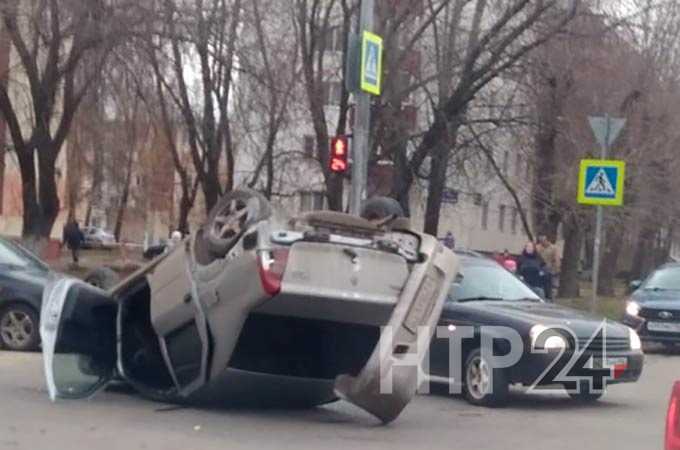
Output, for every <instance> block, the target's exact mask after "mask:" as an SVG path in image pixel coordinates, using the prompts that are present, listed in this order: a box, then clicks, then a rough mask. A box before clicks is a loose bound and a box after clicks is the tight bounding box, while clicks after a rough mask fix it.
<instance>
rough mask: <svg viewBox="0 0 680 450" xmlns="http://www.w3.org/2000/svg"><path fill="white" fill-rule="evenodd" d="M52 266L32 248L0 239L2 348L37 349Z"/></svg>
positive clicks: (0, 334)
mask: <svg viewBox="0 0 680 450" xmlns="http://www.w3.org/2000/svg"><path fill="white" fill-rule="evenodd" d="M48 274H49V268H48V267H47V266H46V265H45V264H43V263H42V262H41V261H40V260H39V259H38V258H37V257H36V256H34V255H33V254H32V253H31V252H29V251H28V250H26V249H25V248H23V247H22V246H20V245H19V244H16V243H14V242H11V241H9V240H6V239H0V348H2V349H9V350H36V349H37V348H38V344H39V342H40V338H39V326H38V318H39V314H40V306H41V303H42V293H43V288H44V286H45V284H46V282H47V278H48Z"/></svg>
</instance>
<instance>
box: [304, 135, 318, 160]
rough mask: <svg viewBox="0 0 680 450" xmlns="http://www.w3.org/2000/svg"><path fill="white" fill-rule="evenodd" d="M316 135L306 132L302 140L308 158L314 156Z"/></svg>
mask: <svg viewBox="0 0 680 450" xmlns="http://www.w3.org/2000/svg"><path fill="white" fill-rule="evenodd" d="M314 143H315V139H314V136H312V135H311V134H306V135H305V137H304V138H303V141H302V146H303V152H304V154H305V156H306V157H307V158H314Z"/></svg>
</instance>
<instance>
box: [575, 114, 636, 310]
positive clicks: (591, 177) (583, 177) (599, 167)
mask: <svg viewBox="0 0 680 450" xmlns="http://www.w3.org/2000/svg"><path fill="white" fill-rule="evenodd" d="M588 121H589V122H590V127H591V128H592V130H593V133H594V134H595V138H596V139H597V142H598V143H599V144H600V150H601V151H600V158H601V159H600V160H597V159H589V160H583V161H581V170H580V174H579V184H578V202H579V203H581V204H585V205H597V218H596V221H595V242H594V246H593V297H592V300H591V304H590V309H591V311H593V312H594V311H595V309H596V305H597V289H598V283H599V277H600V248H601V245H602V241H603V240H604V237H603V233H602V222H603V218H604V210H603V209H602V206H603V205H604V206H621V205H622V204H623V182H624V177H625V163H624V162H623V161H608V160H607V155H608V153H609V149H610V148H611V145H612V143H613V142H614V141H615V140H616V138H617V137H618V135H619V133H620V132H621V130H622V129H623V126H624V125H625V124H626V119H617V118H612V117H609V115H605V116H604V117H588Z"/></svg>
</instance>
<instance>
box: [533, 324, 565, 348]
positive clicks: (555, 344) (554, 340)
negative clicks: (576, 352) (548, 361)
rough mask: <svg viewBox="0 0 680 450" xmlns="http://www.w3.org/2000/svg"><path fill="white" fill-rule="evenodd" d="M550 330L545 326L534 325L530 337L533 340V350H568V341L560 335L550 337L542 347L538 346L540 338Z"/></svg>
mask: <svg viewBox="0 0 680 450" xmlns="http://www.w3.org/2000/svg"><path fill="white" fill-rule="evenodd" d="M548 330H549V328H548V327H546V326H545V325H534V326H533V327H532V328H531V331H529V337H530V338H531V348H533V349H544V350H556V349H563V348H567V340H566V339H564V337H563V336H561V335H559V334H553V335H551V336H548V337H547V338H546V339H545V340H544V341H543V342H542V343H541V344H540V345H537V344H538V342H537V341H538V338H539V337H540V336H541V335H542V334H543V333H544V332H546V331H548Z"/></svg>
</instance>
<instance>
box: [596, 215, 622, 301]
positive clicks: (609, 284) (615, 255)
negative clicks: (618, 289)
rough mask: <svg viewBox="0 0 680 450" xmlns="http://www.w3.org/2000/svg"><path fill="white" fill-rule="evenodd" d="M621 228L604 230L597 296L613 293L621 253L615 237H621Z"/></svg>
mask: <svg viewBox="0 0 680 450" xmlns="http://www.w3.org/2000/svg"><path fill="white" fill-rule="evenodd" d="M621 228H622V227H621V226H618V227H617V226H615V225H614V226H609V227H607V228H606V236H605V242H604V245H603V249H604V251H603V252H602V260H601V261H600V280H599V284H598V294H599V295H606V296H612V295H614V293H615V290H614V288H615V283H614V282H615V280H616V275H617V273H618V270H619V266H618V261H619V254H620V253H621V247H622V245H621V243H620V242H619V239H618V238H617V236H622V235H623V231H624V230H622V229H621Z"/></svg>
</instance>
